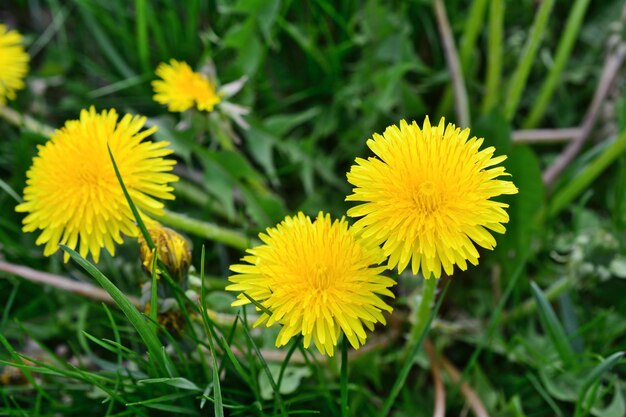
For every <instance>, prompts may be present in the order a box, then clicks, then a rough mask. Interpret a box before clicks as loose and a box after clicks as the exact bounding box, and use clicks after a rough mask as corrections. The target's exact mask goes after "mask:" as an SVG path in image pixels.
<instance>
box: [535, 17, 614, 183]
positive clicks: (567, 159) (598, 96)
mask: <svg viewBox="0 0 626 417" xmlns="http://www.w3.org/2000/svg"><path fill="white" fill-rule="evenodd" d="M625 18H626V5H625V6H624V8H623V9H622V16H621V19H622V20H623V19H625ZM625 58H626V44H625V43H624V42H621V41H620V42H619V44H618V45H617V46H616V47H615V48H614V49H613V51H612V53H609V54H608V55H607V57H606V60H605V61H604V67H603V69H602V75H601V76H600V81H599V83H598V88H597V89H596V92H595V94H594V96H593V100H592V101H591V104H590V106H589V109H588V110H587V113H586V114H585V118H584V119H583V122H582V124H581V126H580V129H579V132H578V134H577V135H576V136H575V137H574V138H573V140H572V141H571V142H570V143H569V145H568V146H567V147H566V148H565V149H564V150H563V152H562V153H561V154H560V155H559V156H558V157H557V159H556V160H555V161H554V163H553V164H552V165H551V166H549V167H548V168H547V169H546V170H545V172H544V173H543V182H544V183H545V184H546V186H547V187H551V186H553V185H554V183H555V182H556V180H557V179H558V177H559V176H560V175H561V173H562V172H563V171H564V170H565V168H567V166H568V165H569V164H570V163H571V162H572V161H573V160H574V158H575V157H576V155H578V153H579V152H580V150H581V149H582V147H583V145H584V143H585V141H586V140H587V139H588V138H589V134H590V133H591V129H592V128H593V126H594V125H595V123H596V120H597V119H598V115H599V113H600V107H601V105H602V103H603V102H604V100H605V98H606V96H607V95H608V93H609V90H610V88H611V85H612V84H613V80H614V79H615V76H616V75H617V73H618V72H619V70H620V68H621V67H622V64H623V63H624V59H625Z"/></svg>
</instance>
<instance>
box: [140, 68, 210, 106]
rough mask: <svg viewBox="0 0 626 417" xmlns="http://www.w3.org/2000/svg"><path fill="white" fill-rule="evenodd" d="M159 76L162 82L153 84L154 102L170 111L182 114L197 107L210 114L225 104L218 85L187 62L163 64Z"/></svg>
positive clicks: (153, 82) (158, 72)
mask: <svg viewBox="0 0 626 417" xmlns="http://www.w3.org/2000/svg"><path fill="white" fill-rule="evenodd" d="M156 75H157V76H159V77H160V78H161V79H162V80H156V81H152V88H153V90H154V93H155V94H154V100H155V101H156V102H157V103H161V104H165V105H167V109H168V110H169V111H172V112H183V111H185V110H188V109H190V108H192V107H194V106H195V107H197V108H198V110H201V111H208V112H210V111H213V107H215V105H217V104H219V103H220V101H222V98H221V96H220V95H219V94H218V93H217V91H216V89H215V85H214V84H213V83H212V82H211V81H210V80H208V79H207V78H206V77H205V76H204V75H202V74H200V73H198V72H194V71H193V70H192V69H191V67H190V66H189V65H187V63H185V62H179V61H176V60H175V59H172V60H170V63H169V64H166V63H161V64H159V66H158V67H157V69H156Z"/></svg>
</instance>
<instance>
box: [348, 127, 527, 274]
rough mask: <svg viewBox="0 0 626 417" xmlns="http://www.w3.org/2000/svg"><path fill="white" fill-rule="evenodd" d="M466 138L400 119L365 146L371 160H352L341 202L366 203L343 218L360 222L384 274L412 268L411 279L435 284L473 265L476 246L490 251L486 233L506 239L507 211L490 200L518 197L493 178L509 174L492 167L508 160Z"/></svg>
mask: <svg viewBox="0 0 626 417" xmlns="http://www.w3.org/2000/svg"><path fill="white" fill-rule="evenodd" d="M469 135H470V131H469V129H465V130H461V129H459V128H456V127H455V126H454V125H453V124H448V125H447V127H446V126H445V124H444V119H443V118H442V119H441V121H440V122H439V125H438V126H433V127H431V125H430V122H429V120H428V117H427V118H426V120H425V121H424V126H423V128H422V129H420V128H419V126H418V125H417V124H416V123H415V122H413V123H412V124H410V125H409V124H407V123H406V122H405V121H404V120H402V121H401V122H400V128H398V127H397V126H395V125H394V126H390V127H388V128H387V130H385V133H384V134H383V135H382V136H381V135H378V134H375V135H374V137H373V139H370V140H368V141H367V145H368V147H369V148H370V149H371V150H372V151H373V152H374V154H376V157H370V158H368V159H367V160H365V159H361V158H357V159H356V165H353V166H352V168H351V170H350V172H349V173H348V182H350V183H351V184H352V185H354V186H355V188H354V189H353V194H351V195H349V196H348V197H347V198H346V200H350V201H360V202H363V204H360V205H358V206H355V207H353V208H351V209H350V210H349V211H348V216H351V217H360V219H359V220H358V221H357V222H356V223H355V225H354V227H355V228H356V229H357V230H361V231H362V233H363V237H364V239H371V240H372V241H373V242H375V243H376V244H378V245H383V246H382V248H383V251H384V253H385V255H386V256H388V257H389V264H388V266H389V268H391V269H393V268H395V267H396V266H397V267H398V271H399V272H402V271H403V270H404V269H405V268H406V267H407V265H408V264H409V262H411V269H412V271H413V274H417V272H418V271H419V270H420V268H421V270H422V273H423V274H424V277H426V278H430V276H431V275H434V276H435V277H437V278H439V277H440V276H441V269H442V267H443V270H444V271H445V272H446V274H448V275H450V274H452V272H453V269H454V268H453V266H454V265H455V264H456V265H457V266H458V267H459V268H461V269H462V270H466V269H467V262H466V261H469V262H470V263H472V264H474V265H476V264H478V257H479V253H478V251H477V250H476V247H475V246H474V243H475V244H477V245H478V246H481V247H483V248H487V249H493V248H494V247H495V245H496V241H495V239H494V238H493V236H492V235H491V233H490V232H489V231H490V230H491V231H494V232H498V233H504V232H505V228H504V226H503V225H502V224H503V223H507V222H508V221H509V216H508V215H507V213H506V211H505V208H507V207H508V205H507V204H504V203H501V202H497V201H493V200H491V198H492V197H496V196H499V195H501V194H515V193H517V188H516V187H515V185H513V183H512V182H510V181H503V180H500V179H497V178H498V177H501V176H504V175H509V174H507V173H506V172H505V168H504V167H502V166H496V165H498V164H500V163H501V162H502V161H504V160H505V159H506V156H498V157H493V154H494V152H495V148H493V147H488V148H485V149H483V150H479V148H480V146H481V145H482V143H483V139H478V138H476V137H472V138H471V139H469V140H468V138H469Z"/></svg>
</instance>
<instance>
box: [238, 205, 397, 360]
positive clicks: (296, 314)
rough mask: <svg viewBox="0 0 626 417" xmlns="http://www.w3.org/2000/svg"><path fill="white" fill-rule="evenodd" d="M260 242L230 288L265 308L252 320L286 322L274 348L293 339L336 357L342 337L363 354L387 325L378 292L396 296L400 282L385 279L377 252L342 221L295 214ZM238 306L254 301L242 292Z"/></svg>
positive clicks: (326, 217)
mask: <svg viewBox="0 0 626 417" xmlns="http://www.w3.org/2000/svg"><path fill="white" fill-rule="evenodd" d="M259 237H260V238H261V240H262V241H263V242H264V244H263V245H260V246H257V247H255V248H253V249H249V250H248V251H247V252H248V253H249V255H248V256H245V257H244V258H243V259H242V260H243V261H244V262H245V263H243V264H238V265H232V266H231V267H230V269H231V271H233V272H236V273H237V275H233V276H231V277H230V278H229V280H230V281H231V282H233V283H234V284H233V285H229V286H228V287H227V288H226V289H227V290H229V291H242V292H244V293H245V294H247V295H248V296H249V297H251V298H252V299H254V300H256V301H257V302H259V303H261V305H263V306H264V307H265V308H267V310H269V311H270V312H271V313H272V315H271V316H270V315H268V314H266V313H263V314H262V315H261V317H260V318H259V320H257V322H256V323H255V326H258V325H259V324H261V323H264V322H265V323H266V326H268V327H269V326H271V325H273V324H274V323H279V324H281V325H282V329H281V330H280V333H279V334H278V338H277V339H276V346H283V345H285V344H287V342H288V341H289V340H290V339H291V338H292V337H294V336H295V335H298V334H302V335H303V336H304V346H305V347H306V348H308V347H309V345H310V343H311V340H313V341H314V342H315V346H316V347H317V349H318V350H319V351H320V352H321V353H322V354H325V353H327V354H328V355H330V356H332V355H333V353H334V347H335V346H336V345H337V339H338V338H339V335H340V334H341V332H343V333H344V335H345V336H346V337H347V338H348V341H349V342H350V344H351V345H352V346H353V347H354V348H355V349H358V348H359V346H360V345H362V344H364V343H365V340H366V338H367V335H366V333H365V330H364V328H363V325H365V327H367V328H368V329H370V330H373V328H374V324H375V323H377V322H380V323H383V324H385V317H384V316H383V314H382V311H383V310H385V311H388V312H391V307H390V306H389V305H387V304H386V303H385V302H384V301H383V300H382V299H381V298H380V297H379V295H386V296H389V297H393V293H392V292H391V291H389V289H388V288H389V287H391V286H393V285H394V284H395V282H394V281H393V280H392V279H390V278H387V277H384V276H382V275H380V274H381V273H382V272H383V271H384V270H385V267H384V266H376V265H378V264H380V263H381V262H384V260H385V258H384V256H383V255H382V252H381V251H380V249H379V248H378V247H377V246H375V245H371V244H369V243H367V242H365V241H363V240H361V239H360V238H359V236H357V234H356V233H355V232H354V231H353V230H352V229H351V228H349V227H348V223H347V222H346V221H345V220H344V219H341V220H340V221H337V220H335V221H334V222H332V223H331V219H330V215H323V214H322V213H319V214H318V216H317V218H316V219H315V221H311V219H310V218H309V217H308V216H305V215H304V214H302V213H298V215H297V216H294V217H286V218H285V220H284V221H283V222H281V223H280V224H278V225H277V226H276V227H273V228H268V229H267V230H266V233H261V234H259ZM237 298H238V300H237V301H235V302H234V303H233V306H239V305H244V304H247V303H249V302H250V301H249V300H248V299H247V298H246V297H245V296H244V295H243V294H239V295H238V297H237Z"/></svg>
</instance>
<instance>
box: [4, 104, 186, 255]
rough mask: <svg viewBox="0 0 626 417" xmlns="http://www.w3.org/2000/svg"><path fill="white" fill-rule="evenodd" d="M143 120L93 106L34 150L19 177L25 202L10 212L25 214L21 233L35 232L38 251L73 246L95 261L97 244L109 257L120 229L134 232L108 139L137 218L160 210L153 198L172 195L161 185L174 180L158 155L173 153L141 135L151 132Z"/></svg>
mask: <svg viewBox="0 0 626 417" xmlns="http://www.w3.org/2000/svg"><path fill="white" fill-rule="evenodd" d="M145 121H146V118H145V117H137V116H131V115H128V114H127V115H125V116H123V117H122V118H121V119H120V118H119V116H118V114H117V112H116V111H115V110H108V111H103V112H101V113H97V112H96V110H95V109H94V108H93V107H92V108H91V109H89V110H83V111H81V113H80V119H79V120H71V121H68V122H66V123H65V126H64V127H63V128H61V129H59V130H57V131H56V132H54V134H53V135H52V137H51V138H50V140H49V141H48V142H47V143H46V144H45V145H42V146H39V147H38V148H39V153H38V155H37V156H36V157H35V158H34V159H33V164H32V166H31V167H30V169H29V170H28V172H27V174H26V176H27V181H26V188H25V189H24V203H22V204H20V205H18V206H17V207H16V210H17V211H18V212H25V213H28V215H27V216H26V217H25V218H24V220H23V223H24V228H23V229H24V231H25V232H33V231H35V230H38V229H39V230H41V231H42V232H41V234H40V235H39V237H38V238H37V242H36V243H37V244H38V245H42V244H45V248H44V255H46V256H49V255H51V254H53V253H54V252H56V250H57V249H58V246H59V244H60V243H61V244H64V245H67V246H68V247H70V248H72V249H75V248H76V247H77V245H78V246H79V247H80V249H79V253H80V254H81V255H82V256H83V257H86V256H87V254H88V253H91V255H92V257H93V259H94V260H95V261H96V262H97V261H98V259H99V256H100V250H101V248H103V247H104V248H106V249H107V250H108V252H109V253H111V254H114V252H115V246H114V242H116V243H121V242H122V238H121V234H125V235H128V236H136V235H137V228H136V226H135V223H134V222H135V219H134V217H133V214H132V212H131V210H130V207H129V206H128V203H127V201H126V198H125V197H124V194H123V191H122V188H121V186H120V184H119V182H118V179H117V176H116V174H115V170H114V168H113V163H112V161H111V158H110V155H109V151H108V149H107V144H108V145H109V147H110V149H111V152H112V154H113V156H114V158H115V162H116V164H117V166H118V169H119V172H120V175H121V177H122V179H123V180H124V185H125V186H126V188H127V189H128V192H129V194H130V197H131V199H132V200H133V202H134V204H135V205H136V206H137V209H138V210H139V211H140V213H141V214H142V215H147V216H151V215H159V214H161V213H162V210H163V203H161V202H160V201H158V200H157V199H166V200H167V199H170V200H171V199H173V198H174V196H173V195H172V190H173V188H172V187H171V186H169V185H168V183H170V182H173V181H176V180H178V177H176V176H175V175H172V174H171V173H170V171H171V170H172V168H173V165H174V164H175V161H174V160H172V159H165V158H164V157H165V156H167V155H169V154H171V153H172V151H171V150H169V149H167V148H166V146H167V145H168V143H167V142H152V141H149V140H144V139H146V138H147V137H148V136H150V135H151V134H152V133H154V131H155V130H156V127H152V128H150V129H146V130H142V128H143V126H144V123H145ZM66 261H67V256H66Z"/></svg>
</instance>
